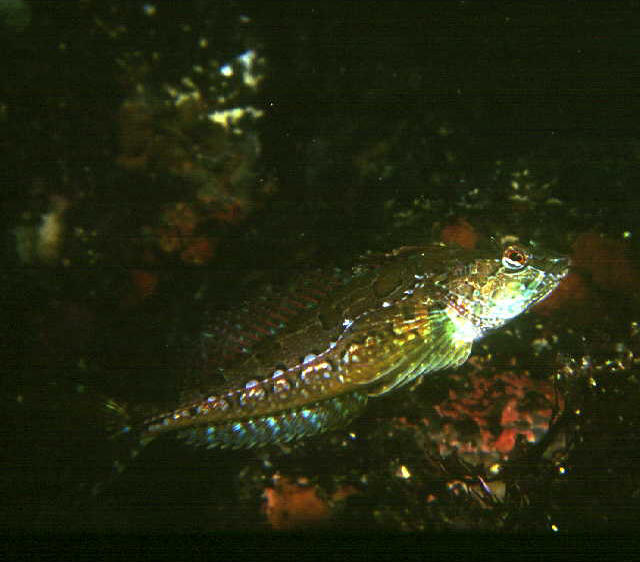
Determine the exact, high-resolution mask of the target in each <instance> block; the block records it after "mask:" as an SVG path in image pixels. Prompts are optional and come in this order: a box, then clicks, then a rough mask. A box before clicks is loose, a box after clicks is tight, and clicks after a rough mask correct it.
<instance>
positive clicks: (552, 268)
mask: <svg viewBox="0 0 640 562" xmlns="http://www.w3.org/2000/svg"><path fill="white" fill-rule="evenodd" d="M570 265H571V262H570V260H569V258H568V257H566V256H558V257H552V258H544V259H543V260H542V264H541V267H540V269H542V271H544V272H545V273H546V274H547V275H549V276H551V278H552V279H554V280H557V281H560V280H561V279H563V278H565V277H566V276H567V274H568V273H569V266H570Z"/></svg>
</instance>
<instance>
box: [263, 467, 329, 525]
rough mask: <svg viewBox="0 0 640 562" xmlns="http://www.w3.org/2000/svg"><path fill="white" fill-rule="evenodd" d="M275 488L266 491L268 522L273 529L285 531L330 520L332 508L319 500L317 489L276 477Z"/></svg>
mask: <svg viewBox="0 0 640 562" xmlns="http://www.w3.org/2000/svg"><path fill="white" fill-rule="evenodd" d="M274 480H275V485H274V486H273V487H272V488H271V487H270V488H266V489H265V492H264V494H265V497H266V499H267V505H266V514H267V520H268V521H269V524H270V525H271V527H272V528H274V529H277V530H280V531H284V530H288V529H296V528H300V527H307V526H317V525H319V524H322V523H324V522H326V521H327V519H328V518H329V514H330V511H329V505H328V503H327V502H326V501H324V500H322V499H321V498H319V497H318V495H317V493H316V489H315V488H314V487H310V486H301V485H300V484H294V483H291V481H290V480H289V479H287V478H275V479H274Z"/></svg>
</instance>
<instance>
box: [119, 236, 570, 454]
mask: <svg viewBox="0 0 640 562" xmlns="http://www.w3.org/2000/svg"><path fill="white" fill-rule="evenodd" d="M567 271H568V260H567V258H565V257H561V256H553V255H550V254H549V253H543V252H539V251H537V250H536V249H535V248H534V247H530V246H527V245H524V244H520V243H516V242H513V243H507V244H506V245H504V246H503V247H501V248H498V247H496V248H494V249H490V250H466V249H463V248H460V247H453V246H446V245H444V244H431V245H425V246H412V247H401V248H399V249H396V250H394V251H392V252H389V253H387V254H382V255H380V256H377V257H374V258H369V259H368V260H367V261H365V262H364V263H361V264H359V265H358V266H356V267H355V268H354V269H353V271H352V272H351V273H350V274H349V276H348V280H341V281H336V282H335V283H329V284H327V285H326V286H325V291H323V292H322V294H320V296H318V295H316V296H315V297H314V298H311V299H308V302H307V304H306V305H305V304H304V303H301V302H298V303H297V306H298V308H297V309H296V310H295V311H294V312H295V313H294V312H291V313H290V314H288V315H287V314H284V315H283V314H282V313H280V314H279V315H278V314H275V313H274V315H273V316H272V318H271V320H272V321H271V322H267V323H266V324H265V323H264V322H259V321H258V320H257V319H256V323H255V332H256V334H257V335H256V336H255V337H254V338H250V337H246V338H245V340H246V341H253V340H256V341H255V345H254V346H253V347H252V348H251V349H250V350H249V349H247V348H246V347H245V348H244V349H243V351H244V353H242V354H239V355H238V358H237V360H236V362H235V364H233V365H232V366H231V367H230V368H227V369H225V371H224V375H225V377H226V379H227V383H226V385H223V388H221V389H219V390H215V391H211V392H206V393H204V394H203V395H202V396H201V397H200V398H198V399H195V400H191V401H188V402H186V403H183V404H181V405H179V406H178V407H177V408H175V409H173V410H171V411H167V412H165V413H162V414H158V415H153V416H151V417H148V418H146V419H144V418H143V419H141V420H140V421H137V422H136V421H134V420H133V419H130V418H128V417H127V413H126V411H125V409H124V408H122V407H120V406H119V405H118V404H117V403H115V402H112V401H109V402H108V403H107V408H108V409H110V410H111V411H112V412H113V413H115V414H116V415H117V416H119V417H120V420H121V425H120V430H119V433H120V434H121V435H123V434H126V435H128V436H129V437H130V438H131V439H133V441H134V442H135V443H136V448H137V450H139V449H140V448H141V446H142V445H145V444H146V443H148V442H150V441H152V440H153V439H155V438H157V437H159V436H162V435H164V434H174V435H176V436H178V437H179V438H183V439H185V440H186V441H187V442H189V443H192V444H196V445H202V446H205V447H207V448H216V447H222V448H225V447H228V448H248V447H257V446H264V445H268V444H271V443H277V442H288V441H292V440H295V439H299V438H302V437H306V436H309V435H313V434H317V433H319V432H322V431H326V430H329V429H332V428H336V427H339V426H342V425H344V424H346V423H348V422H349V421H350V420H351V419H352V418H353V417H354V416H356V415H357V414H358V413H359V412H361V411H362V409H363V408H364V407H365V405H366V403H367V400H368V399H369V398H370V397H373V396H380V395H383V394H386V393H387V392H390V391H392V390H396V389H398V388H401V387H404V386H406V385H407V384H408V383H411V382H412V381H414V380H415V379H416V378H417V377H421V376H423V375H426V374H428V373H430V372H433V371H438V370H441V369H446V368H450V367H456V366H458V365H461V364H462V363H464V362H465V361H466V360H467V358H468V357H469V355H470V353H471V347H472V344H473V342H474V341H476V340H478V339H479V338H481V337H482V336H483V335H485V334H486V333H487V332H489V331H491V330H495V329H496V328H500V327H501V326H503V325H504V324H505V323H506V322H508V321H509V320H511V319H512V318H514V317H516V316H518V315H519V314H521V313H523V312H524V311H526V310H527V309H528V308H529V307H531V306H532V305H533V304H535V303H536V302H539V301H540V300H542V299H544V298H545V297H546V296H547V295H548V294H549V293H550V292H551V291H553V290H554V289H555V287H556V286H557V285H558V283H559V282H560V280H561V279H562V278H563V277H564V276H565V275H566V274H567ZM302 300H304V295H301V296H300V297H299V298H298V301H302ZM290 308H295V306H293V305H291V306H290ZM283 316H284V317H283ZM287 316H288V317H287ZM267 324H268V326H267ZM258 332H261V333H260V334H258ZM258 336H259V337H258ZM240 339H241V338H240ZM218 343H219V342H218ZM211 348H212V349H213V350H214V351H215V352H216V353H218V352H219V350H220V349H221V347H220V345H218V346H217V347H216V344H215V343H214V344H212V346H211ZM212 361H213V362H215V358H213V359H212Z"/></svg>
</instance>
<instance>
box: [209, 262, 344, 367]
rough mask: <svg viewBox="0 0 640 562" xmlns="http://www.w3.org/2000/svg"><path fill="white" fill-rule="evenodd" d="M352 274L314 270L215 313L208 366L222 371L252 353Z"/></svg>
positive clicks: (313, 306) (264, 288) (265, 289)
mask: <svg viewBox="0 0 640 562" xmlns="http://www.w3.org/2000/svg"><path fill="white" fill-rule="evenodd" d="M348 277H349V275H348V274H346V273H344V272H342V271H340V270H337V269H336V270H334V271H332V272H331V273H330V274H327V273H326V272H321V271H312V272H310V273H308V274H305V275H304V276H302V277H300V278H297V279H295V280H294V281H291V282H290V283H289V285H288V286H285V287H284V288H283V289H282V290H278V289H279V288H274V286H273V285H268V286H266V287H263V289H262V290H261V292H260V294H259V295H258V296H256V297H254V298H252V299H248V300H245V301H244V302H243V303H242V304H241V305H240V306H239V307H238V308H235V309H230V310H226V311H224V312H221V313H218V314H214V315H213V316H212V319H211V322H210V323H209V325H208V326H207V329H206V330H205V332H203V334H202V339H203V352H204V355H205V360H206V365H207V369H212V370H214V371H215V370H221V369H224V367H225V366H227V365H229V364H231V363H232V362H234V361H238V360H241V359H242V358H244V357H247V356H249V355H250V354H251V353H252V351H253V348H254V347H255V345H256V344H258V343H259V342H261V341H262V340H264V339H265V338H268V337H271V336H275V335H276V334H278V333H279V332H280V331H282V330H283V329H284V328H286V326H287V325H288V323H289V322H291V321H292V320H293V319H294V318H295V317H297V316H298V315H299V314H300V313H302V312H304V311H308V310H312V309H314V308H316V307H317V306H318V304H319V303H320V302H322V301H323V300H324V299H325V298H326V297H327V296H329V294H330V293H331V291H332V290H333V289H335V288H336V287H338V286H340V285H342V284H344V283H345V282H346V281H347V279H348Z"/></svg>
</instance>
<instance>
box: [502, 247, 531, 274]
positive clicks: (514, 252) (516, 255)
mask: <svg viewBox="0 0 640 562" xmlns="http://www.w3.org/2000/svg"><path fill="white" fill-rule="evenodd" d="M527 260H528V258H527V254H526V253H525V252H524V250H522V249H521V248H518V247H516V246H507V247H506V248H505V250H504V252H502V265H503V266H504V267H506V268H507V269H509V270H511V271H517V270H519V269H522V268H523V267H524V266H525V265H527Z"/></svg>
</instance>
